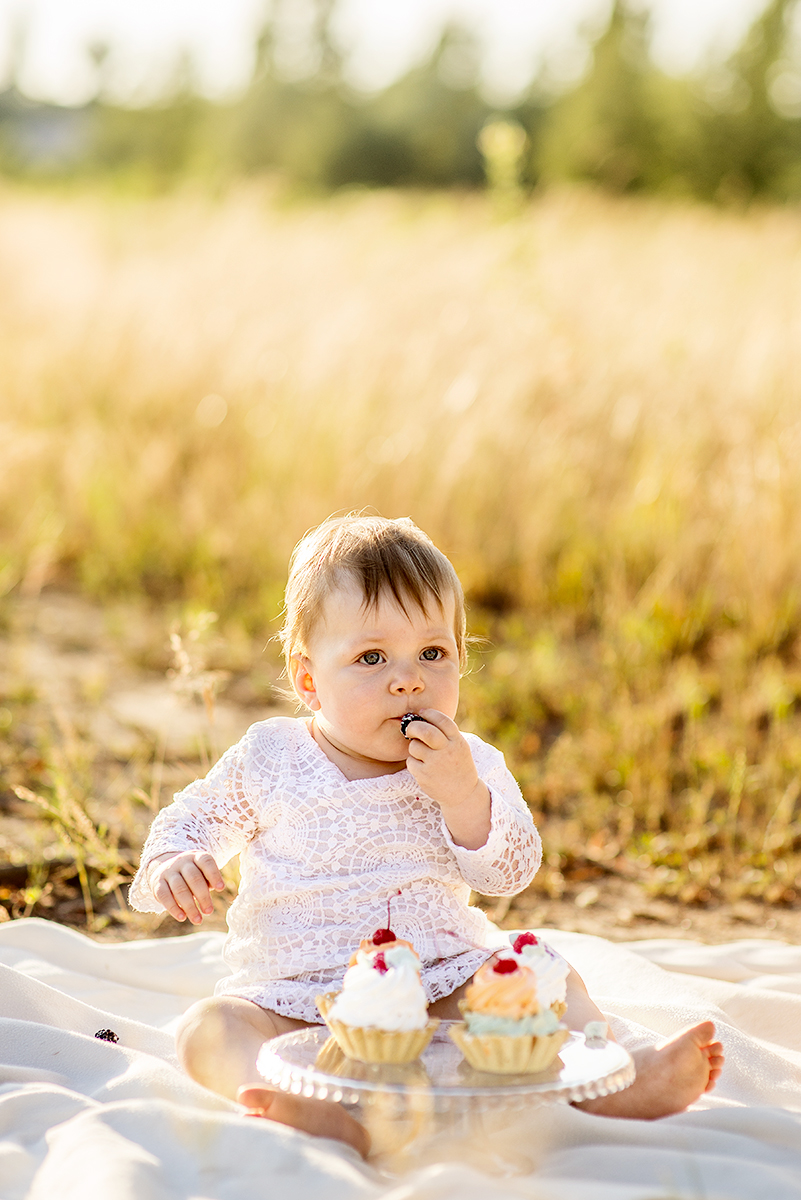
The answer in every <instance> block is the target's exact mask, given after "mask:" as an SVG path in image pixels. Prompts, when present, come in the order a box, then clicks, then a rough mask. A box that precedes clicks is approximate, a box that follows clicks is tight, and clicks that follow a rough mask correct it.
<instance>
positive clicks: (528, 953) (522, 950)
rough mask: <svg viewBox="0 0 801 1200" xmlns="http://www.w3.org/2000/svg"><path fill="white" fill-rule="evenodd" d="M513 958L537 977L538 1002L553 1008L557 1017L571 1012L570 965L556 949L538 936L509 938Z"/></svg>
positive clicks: (524, 934)
mask: <svg viewBox="0 0 801 1200" xmlns="http://www.w3.org/2000/svg"><path fill="white" fill-rule="evenodd" d="M509 941H510V943H511V946H512V957H513V958H514V960H515V962H516V963H517V965H518V966H519V967H529V968H530V969H531V970H532V971H533V972H534V974H535V975H536V976H537V999H538V1000H539V1002H540V1007H541V1008H550V1009H551V1010H552V1011H553V1012H554V1013H555V1014H556V1016H557V1017H563V1016H564V1015H565V1012H566V1011H567V1001H566V996H567V976H568V974H569V972H570V964H569V963H568V962H567V960H566V959H564V958H562V955H561V954H557V952H556V950H554V948H553V946H549V945H548V944H547V942H543V941H542V939H541V938H538V937H537V936H536V934H533V933H529V932H528V931H526V932H525V933H518V934H517V935H515V936H513V935H512V934H510V935H509Z"/></svg>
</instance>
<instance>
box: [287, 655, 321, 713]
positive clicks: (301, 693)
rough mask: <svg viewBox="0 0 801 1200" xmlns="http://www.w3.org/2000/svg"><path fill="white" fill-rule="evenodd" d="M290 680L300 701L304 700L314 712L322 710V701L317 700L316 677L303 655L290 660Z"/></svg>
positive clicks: (294, 656)
mask: <svg viewBox="0 0 801 1200" xmlns="http://www.w3.org/2000/svg"><path fill="white" fill-rule="evenodd" d="M289 679H290V682H291V684H292V687H293V689H294V692H295V695H296V696H297V697H298V699H299V700H302V701H303V703H304V704H305V705H306V707H307V708H310V709H311V711H312V712H317V711H318V709H319V708H320V701H319V700H318V699H317V689H316V688H315V686H314V677H313V676H312V673H311V663H310V662H309V660H308V658H305V657H304V656H303V655H302V654H293V655H292V657H291V658H290V660H289Z"/></svg>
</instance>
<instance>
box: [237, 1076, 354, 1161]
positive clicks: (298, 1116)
mask: <svg viewBox="0 0 801 1200" xmlns="http://www.w3.org/2000/svg"><path fill="white" fill-rule="evenodd" d="M236 1098H237V1100H238V1102H239V1103H240V1104H244V1106H245V1108H247V1109H249V1110H250V1111H249V1112H248V1116H250V1117H266V1118H267V1120H268V1121H278V1122H279V1124H281V1125H291V1126H292V1128H293V1129H300V1130H301V1131H302V1132H303V1133H311V1134H314V1135H315V1136H316V1137H327V1138H334V1140H335V1141H338V1142H345V1144H346V1145H348V1146H352V1147H353V1149H354V1150H356V1151H358V1153H359V1154H361V1156H362V1158H366V1157H367V1155H368V1154H369V1152H370V1137H369V1135H368V1133H367V1130H366V1129H364V1128H363V1127H362V1126H361V1125H360V1124H359V1122H358V1121H354V1119H353V1117H352V1116H350V1114H349V1113H346V1112H345V1110H344V1109H343V1108H342V1107H340V1105H339V1104H334V1103H333V1102H332V1101H328V1100H311V1099H309V1098H308V1097H306V1096H291V1095H289V1093H288V1092H274V1091H272V1089H271V1088H266V1087H265V1086H264V1085H263V1084H258V1083H254V1084H248V1085H247V1086H245V1087H241V1088H240V1089H239V1091H238V1092H237V1096H236Z"/></svg>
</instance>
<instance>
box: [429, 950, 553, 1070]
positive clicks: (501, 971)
mask: <svg viewBox="0 0 801 1200" xmlns="http://www.w3.org/2000/svg"><path fill="white" fill-rule="evenodd" d="M502 953H503V957H498V958H497V959H496V960H495V961H492V960H491V961H490V962H487V963H485V964H484V966H483V967H481V968H480V970H479V971H477V973H476V975H475V978H474V980H473V982H472V983H471V984H470V986H469V987H468V989H467V991H466V992H465V998H464V1000H460V1001H459V1008H460V1010H461V1012H462V1016H463V1017H464V1021H463V1022H459V1023H458V1024H456V1025H453V1026H452V1027H451V1028H450V1029H449V1030H448V1033H449V1034H450V1036H451V1038H452V1039H453V1041H454V1042H455V1043H456V1045H457V1046H458V1047H459V1049H460V1050H461V1052H462V1054H463V1055H464V1056H465V1058H466V1059H467V1061H468V1062H469V1063H470V1066H471V1067H474V1068H475V1069H476V1070H478V1071H492V1072H495V1073H497V1074H501V1075H518V1074H520V1075H522V1074H526V1075H528V1074H534V1073H536V1072H538V1071H544V1070H545V1069H546V1067H549V1066H550V1065H551V1063H552V1062H553V1060H554V1059H555V1058H556V1056H557V1054H558V1053H559V1050H560V1049H561V1047H562V1046H563V1045H564V1043H565V1041H566V1040H567V1038H568V1037H569V1036H570V1031H569V1030H568V1029H567V1028H566V1027H565V1026H564V1025H562V1024H561V1022H560V1018H561V1017H562V1016H563V1015H564V1012H565V1007H566V1006H565V994H566V981H567V974H568V971H569V970H570V968H569V966H568V964H567V963H566V962H565V960H564V959H563V958H562V957H561V956H560V955H558V954H557V953H556V951H555V950H552V949H551V947H550V946H546V945H545V943H544V942H540V940H539V939H538V938H536V937H535V936H534V934H521V935H520V936H519V937H518V938H516V939H515V941H514V942H513V944H512V953H511V954H506V953H504V952H502Z"/></svg>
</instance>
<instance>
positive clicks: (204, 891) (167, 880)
mask: <svg viewBox="0 0 801 1200" xmlns="http://www.w3.org/2000/svg"><path fill="white" fill-rule="evenodd" d="M147 877H148V882H149V883H150V890H151V891H152V892H153V895H154V896H155V897H156V899H157V900H158V902H159V904H160V905H161V906H162V907H163V908H166V910H167V912H168V913H169V914H170V916H172V917H175V919H176V921H185V920H186V918H187V917H188V918H189V920H190V921H191V922H192V924H193V925H199V924H200V922H201V921H202V920H203V916H204V914H205V915H206V916H208V914H209V913H211V912H213V911H214V904H213V903H212V899H211V892H210V890H209V889H210V888H213V889H214V891H215V892H221V891H222V890H223V888H224V887H225V881H224V880H223V877H222V875H221V874H220V868H219V867H218V866H217V864H216V862H215V861H214V859H213V858H212V857H211V855H210V854H207V853H203V852H201V851H196V850H187V851H184V852H183V853H181V854H173V853H167V854H160V855H159V856H158V858H154V859H153V861H152V862H151V863H150V865H149V867H148V869H147Z"/></svg>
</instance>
